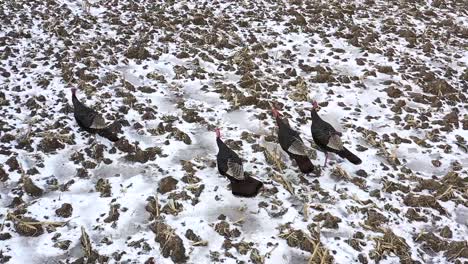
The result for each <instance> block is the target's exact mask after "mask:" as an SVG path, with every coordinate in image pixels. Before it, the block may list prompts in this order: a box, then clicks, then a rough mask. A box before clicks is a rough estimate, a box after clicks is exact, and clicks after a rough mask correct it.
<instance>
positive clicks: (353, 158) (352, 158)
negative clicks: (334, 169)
mask: <svg viewBox="0 0 468 264" xmlns="http://www.w3.org/2000/svg"><path fill="white" fill-rule="evenodd" d="M337 154H338V155H339V156H340V157H342V158H345V159H347V160H349V161H350V162H351V163H353V164H356V165H358V164H361V162H362V160H361V159H360V158H359V157H358V156H356V155H354V154H353V153H352V152H351V151H349V150H348V149H347V148H343V150H342V151H340V152H338V153H337Z"/></svg>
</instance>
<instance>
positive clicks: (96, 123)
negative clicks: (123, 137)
mask: <svg viewBox="0 0 468 264" xmlns="http://www.w3.org/2000/svg"><path fill="white" fill-rule="evenodd" d="M72 101H73V113H74V116H75V120H76V122H77V123H78V125H79V126H80V127H81V128H83V129H84V130H86V131H88V132H90V133H97V134H98V135H100V136H102V137H105V138H107V139H109V140H110V141H114V142H115V141H117V140H119V138H118V136H117V134H116V133H115V132H112V131H111V129H110V128H109V127H108V126H107V124H106V122H105V120H104V118H103V117H102V116H101V115H100V114H98V113H97V112H96V111H94V110H93V109H91V108H89V107H87V106H86V105H84V104H83V103H82V102H80V100H78V98H77V97H76V89H75V88H73V89H72Z"/></svg>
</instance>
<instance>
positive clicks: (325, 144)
mask: <svg viewBox="0 0 468 264" xmlns="http://www.w3.org/2000/svg"><path fill="white" fill-rule="evenodd" d="M317 109H318V104H317V102H316V101H313V102H312V110H311V112H312V125H311V127H310V129H311V132H312V138H313V139H314V142H315V144H317V146H319V148H320V149H321V150H322V151H324V152H325V164H324V166H326V165H327V160H328V152H333V153H336V154H338V155H339V156H340V157H342V158H346V159H347V160H349V161H350V162H352V163H353V164H361V162H362V161H361V159H360V158H359V157H358V156H356V155H354V154H353V153H352V152H351V151H349V150H348V149H347V148H345V147H344V146H343V142H342V141H341V138H340V137H341V133H340V132H338V131H336V130H335V128H333V126H332V125H330V124H329V123H327V122H325V121H323V120H322V119H321V118H320V117H319V115H318V114H317Z"/></svg>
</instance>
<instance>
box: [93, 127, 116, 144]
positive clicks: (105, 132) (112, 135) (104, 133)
mask: <svg viewBox="0 0 468 264" xmlns="http://www.w3.org/2000/svg"><path fill="white" fill-rule="evenodd" d="M97 133H98V135H100V136H101V137H105V138H107V139H108V140H110V141H112V142H116V141H118V140H119V137H118V136H117V133H116V132H114V131H112V130H111V129H110V128H109V127H106V128H103V129H101V130H99V131H98V132H97Z"/></svg>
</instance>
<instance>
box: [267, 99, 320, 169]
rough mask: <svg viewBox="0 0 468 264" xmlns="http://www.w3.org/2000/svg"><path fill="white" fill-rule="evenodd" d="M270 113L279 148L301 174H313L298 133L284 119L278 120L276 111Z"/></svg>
mask: <svg viewBox="0 0 468 264" xmlns="http://www.w3.org/2000/svg"><path fill="white" fill-rule="evenodd" d="M272 111H273V116H274V117H275V118H276V124H277V125H278V141H279V144H280V146H281V148H282V149H283V150H284V151H285V152H286V153H288V155H289V157H291V158H292V159H294V160H295V161H296V163H297V166H299V169H300V170H301V172H303V173H311V172H313V170H314V165H313V164H312V162H311V161H310V159H309V157H308V156H307V152H306V147H305V145H304V142H302V139H301V137H300V136H299V132H297V131H295V130H293V129H292V128H291V127H290V126H289V123H288V122H287V120H286V119H281V118H280V113H279V112H278V110H276V109H275V108H272Z"/></svg>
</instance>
